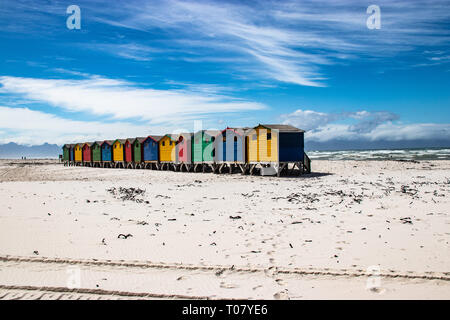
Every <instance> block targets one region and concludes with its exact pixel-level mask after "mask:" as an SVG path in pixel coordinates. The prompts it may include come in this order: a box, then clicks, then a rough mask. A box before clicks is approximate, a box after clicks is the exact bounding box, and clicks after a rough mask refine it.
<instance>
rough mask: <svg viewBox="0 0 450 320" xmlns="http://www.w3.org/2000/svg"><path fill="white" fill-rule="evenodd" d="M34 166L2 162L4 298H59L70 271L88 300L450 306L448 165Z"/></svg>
mask: <svg viewBox="0 0 450 320" xmlns="http://www.w3.org/2000/svg"><path fill="white" fill-rule="evenodd" d="M32 162H33V161H27V162H26V164H25V162H24V161H21V160H17V161H8V160H2V161H0V258H1V259H0V298H1V297H2V296H3V298H4V299H9V298H11V297H12V296H15V295H16V294H18V296H19V297H22V298H24V299H25V298H27V297H28V298H33V297H37V296H40V295H42V294H46V295H44V298H45V297H46V298H51V297H52V294H51V293H46V290H47V289H48V290H47V291H49V292H59V294H58V295H56V298H64V296H63V293H62V292H63V291H64V288H65V287H66V285H67V280H68V277H70V271H69V273H68V271H67V270H68V268H70V267H74V266H75V267H77V268H79V270H80V279H81V284H80V288H79V289H78V291H79V292H78V294H79V295H83V294H84V296H83V297H86V298H87V297H90V295H94V296H95V295H96V294H97V295H99V296H101V297H108V298H110V297H114V296H115V297H119V298H120V297H123V296H124V295H127V294H128V295H129V294H135V295H136V296H137V297H144V295H145V294H150V295H148V296H147V298H161V297H162V298H166V297H174V298H185V297H195V298H262V299H273V298H280V299H284V298H290V299H310V298H319V299H320V298H337V299H346V298H362V299H391V298H393V299H398V298H400V299H402V298H415V299H428V298H433V299H449V298H450V272H449V271H450V270H449V269H450V254H449V252H450V250H449V240H450V216H449V213H450V210H449V209H450V205H449V202H450V200H449V193H450V161H422V162H420V163H409V162H396V161H339V162H338V161H314V162H313V171H314V173H313V174H311V175H304V176H302V177H300V178H297V177H295V178H276V177H259V176H242V175H239V174H235V175H225V174H224V175H215V174H209V173H208V174H203V173H179V172H168V171H150V170H123V169H99V168H95V169H94V168H84V167H63V166H62V165H61V164H55V163H52V161H34V162H37V163H35V164H33V163H32ZM402 185H404V186H407V188H404V189H403V191H404V192H402V188H401V187H402ZM112 187H115V188H119V187H126V188H130V187H133V188H141V189H144V190H145V193H144V194H143V195H142V196H137V199H141V200H142V202H141V201H138V202H136V201H132V200H125V201H123V200H121V199H119V198H117V197H114V196H113V195H112V194H111V193H110V192H108V191H107V189H110V188H112ZM292 194H294V196H292V197H290V198H289V196H290V195H292ZM276 198H279V199H276ZM289 199H290V201H289ZM88 201H89V202H88ZM146 201H147V202H148V203H146ZM230 216H232V217H236V216H240V217H241V218H240V219H232V218H230ZM172 219H176V220H172ZM402 219H403V220H402ZM119 234H125V235H128V234H131V235H132V236H130V237H128V238H127V239H121V238H118V235H119ZM103 239H104V240H103ZM102 240H103V242H102ZM35 251H36V253H34V252H35ZM27 257H31V258H32V259H25V260H23V259H22V261H21V260H20V259H21V258H27ZM94 259H96V260H94ZM120 260H123V261H120ZM95 261H97V263H99V264H92V263H93V262H95ZM232 266H233V268H231V267H232ZM371 266H372V267H373V266H379V268H380V272H381V277H379V278H374V277H370V278H368V277H367V274H366V270H367V268H368V267H371ZM224 269H225V270H224ZM377 279H379V280H380V283H379V285H378V284H377V286H379V287H378V288H376V289H373V290H368V289H367V283H368V281H369V283H372V281H376V280H377ZM39 287H47V289H46V290H44V289H41V290H35V289H36V288H39ZM83 290H84V291H83ZM87 290H91V291H92V292H88V291H87ZM102 290H103V291H102ZM112 291H121V292H122V293H120V294H116V295H111V294H109V293H111V292H112ZM2 292H3V294H1V293H2ZM29 292H34V293H33V294H31V293H29ZM36 292H38V293H39V294H37V293H36Z"/></svg>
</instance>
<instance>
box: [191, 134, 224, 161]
mask: <svg viewBox="0 0 450 320" xmlns="http://www.w3.org/2000/svg"><path fill="white" fill-rule="evenodd" d="M218 133H219V132H218V131H206V130H200V131H197V132H196V133H195V134H194V135H193V137H192V162H194V163H200V162H213V161H214V157H215V144H214V141H215V137H216V136H217V134H218Z"/></svg>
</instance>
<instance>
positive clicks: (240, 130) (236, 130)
mask: <svg viewBox="0 0 450 320" xmlns="http://www.w3.org/2000/svg"><path fill="white" fill-rule="evenodd" d="M250 129H251V128H248V127H245V128H231V127H226V128H225V129H223V130H222V131H220V132H219V133H218V134H217V136H218V135H221V134H223V133H224V132H225V131H227V130H231V131H233V132H234V133H236V134H238V135H240V136H244V135H245V133H246V131H248V130H250Z"/></svg>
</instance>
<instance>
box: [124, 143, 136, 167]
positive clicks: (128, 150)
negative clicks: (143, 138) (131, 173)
mask: <svg viewBox="0 0 450 320" xmlns="http://www.w3.org/2000/svg"><path fill="white" fill-rule="evenodd" d="M134 140H136V138H128V139H126V140H125V145H124V148H125V149H124V156H125V164H126V167H127V168H130V169H134V160H133V159H134V157H133V155H134V148H133V142H134Z"/></svg>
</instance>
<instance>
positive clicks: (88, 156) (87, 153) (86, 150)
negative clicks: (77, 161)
mask: <svg viewBox="0 0 450 320" xmlns="http://www.w3.org/2000/svg"><path fill="white" fill-rule="evenodd" d="M92 144H93V142H86V143H85V144H84V145H83V150H82V151H83V162H91V161H92V153H91V146H92Z"/></svg>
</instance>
